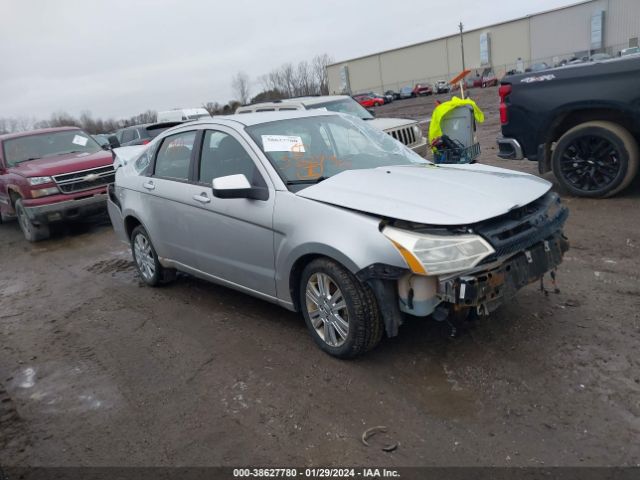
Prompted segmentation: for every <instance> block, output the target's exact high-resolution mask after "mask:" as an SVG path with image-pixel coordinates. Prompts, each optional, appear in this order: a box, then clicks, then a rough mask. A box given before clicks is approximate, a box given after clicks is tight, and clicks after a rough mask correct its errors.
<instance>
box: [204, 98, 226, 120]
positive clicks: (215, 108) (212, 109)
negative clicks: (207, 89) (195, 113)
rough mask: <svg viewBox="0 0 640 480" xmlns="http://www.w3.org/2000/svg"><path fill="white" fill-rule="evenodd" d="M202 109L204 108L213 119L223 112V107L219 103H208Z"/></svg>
mask: <svg viewBox="0 0 640 480" xmlns="http://www.w3.org/2000/svg"><path fill="white" fill-rule="evenodd" d="M202 108H204V109H205V110H206V111H207V113H208V114H209V115H211V116H212V117H213V116H214V115H219V114H220V112H221V111H222V106H221V105H220V104H219V103H218V102H207V103H205V104H203V105H202Z"/></svg>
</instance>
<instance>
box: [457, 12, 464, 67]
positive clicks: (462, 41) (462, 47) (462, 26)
mask: <svg viewBox="0 0 640 480" xmlns="http://www.w3.org/2000/svg"><path fill="white" fill-rule="evenodd" d="M458 27H459V28H460V49H461V50H462V70H464V69H465V67H464V37H463V36H462V29H463V28H464V25H462V22H460V24H459V25H458Z"/></svg>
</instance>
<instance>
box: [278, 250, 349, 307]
mask: <svg viewBox="0 0 640 480" xmlns="http://www.w3.org/2000/svg"><path fill="white" fill-rule="evenodd" d="M294 257H295V260H294V261H293V262H292V263H291V266H290V268H289V269H288V274H289V278H288V280H287V285H288V293H289V295H290V296H291V303H292V304H293V308H294V310H295V311H296V312H299V311H300V298H299V297H300V278H301V277H302V271H303V270H304V268H305V267H306V266H307V265H308V264H309V263H311V262H312V261H313V260H316V259H317V258H327V259H329V260H332V261H334V262H336V263H337V264H339V265H341V266H343V267H344V268H346V269H347V270H349V271H350V272H351V273H353V274H354V275H355V274H356V273H357V272H358V270H359V268H358V266H357V265H356V264H355V263H354V262H353V261H352V260H351V259H350V258H349V257H348V256H347V255H345V254H344V253H343V252H340V251H339V250H336V249H334V248H332V247H329V246H327V245H317V246H315V247H313V246H306V248H304V249H301V250H300V251H298V252H297V254H296V255H295V256H294Z"/></svg>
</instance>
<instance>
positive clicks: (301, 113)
mask: <svg viewBox="0 0 640 480" xmlns="http://www.w3.org/2000/svg"><path fill="white" fill-rule="evenodd" d="M328 115H331V116H341V114H340V113H337V112H330V111H325V110H285V111H277V112H252V113H239V114H235V115H220V116H215V117H212V118H204V119H201V120H194V121H192V122H186V123H183V124H181V125H179V126H178V128H181V127H188V126H193V125H208V124H212V125H216V124H217V125H233V124H234V123H235V124H238V123H239V124H241V125H244V126H245V127H249V126H252V125H258V124H261V123H269V122H275V121H278V120H290V119H295V118H307V117H325V116H328Z"/></svg>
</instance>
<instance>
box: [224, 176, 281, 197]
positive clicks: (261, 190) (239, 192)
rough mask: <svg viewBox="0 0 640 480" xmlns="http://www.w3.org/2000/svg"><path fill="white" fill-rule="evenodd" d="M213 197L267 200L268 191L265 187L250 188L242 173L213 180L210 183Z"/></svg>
mask: <svg viewBox="0 0 640 480" xmlns="http://www.w3.org/2000/svg"><path fill="white" fill-rule="evenodd" d="M212 188H213V196H214V197H217V198H248V199H251V200H267V199H268V198H269V190H268V189H267V188H266V187H252V186H251V184H250V183H249V180H247V177H245V176H244V175H243V174H242V173H239V174H237V175H227V176H226V177H218V178H214V179H213V182H212Z"/></svg>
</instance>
